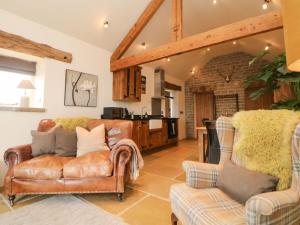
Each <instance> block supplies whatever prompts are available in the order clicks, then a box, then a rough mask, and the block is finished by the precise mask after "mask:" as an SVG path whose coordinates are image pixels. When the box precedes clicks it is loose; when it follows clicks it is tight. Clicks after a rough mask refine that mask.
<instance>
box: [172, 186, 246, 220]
mask: <svg viewBox="0 0 300 225" xmlns="http://www.w3.org/2000/svg"><path fill="white" fill-rule="evenodd" d="M170 200H171V207H172V212H173V213H175V215H176V216H177V217H178V218H180V222H181V223H182V224H188V225H199V224H203V225H212V224H224V225H225V224H228V225H229V224H230V225H231V224H232V225H246V218H245V207H244V206H243V205H242V204H240V203H238V202H236V201H235V200H232V199H231V198H230V197H229V196H227V195H226V194H225V193H224V192H222V191H221V190H220V189H217V188H206V189H194V188H191V187H189V186H187V185H186V184H175V185H173V186H172V187H171V191H170Z"/></svg>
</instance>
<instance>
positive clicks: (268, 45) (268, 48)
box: [265, 44, 271, 52]
mask: <svg viewBox="0 0 300 225" xmlns="http://www.w3.org/2000/svg"><path fill="white" fill-rule="evenodd" d="M270 47H271V45H270V44H267V45H266V47H265V51H266V52H267V51H269V50H270Z"/></svg>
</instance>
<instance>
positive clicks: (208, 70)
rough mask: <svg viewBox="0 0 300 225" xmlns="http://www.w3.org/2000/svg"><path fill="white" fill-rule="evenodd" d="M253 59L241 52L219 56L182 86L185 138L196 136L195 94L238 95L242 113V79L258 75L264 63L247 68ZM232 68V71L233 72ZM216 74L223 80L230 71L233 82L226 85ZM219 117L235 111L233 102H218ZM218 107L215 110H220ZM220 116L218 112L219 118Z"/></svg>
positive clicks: (243, 103)
mask: <svg viewBox="0 0 300 225" xmlns="http://www.w3.org/2000/svg"><path fill="white" fill-rule="evenodd" d="M253 57H254V56H252V55H249V54H247V53H244V52H236V53H232V54H228V55H222V56H218V57H215V58H213V59H211V60H210V61H209V62H208V63H207V64H206V65H205V66H204V67H203V68H201V70H200V71H199V72H197V74H195V75H193V76H191V77H190V78H189V79H188V80H186V82H185V105H186V110H185V113H186V129H187V131H186V133H187V137H188V138H193V137H194V136H195V121H194V116H195V115H194V93H195V92H201V91H209V90H212V91H214V94H215V95H227V94H238V95H239V106H240V110H244V109H245V95H244V91H245V88H244V81H245V78H246V77H248V76H250V75H253V74H255V73H257V72H258V70H259V69H260V68H261V66H262V65H263V64H265V63H266V61H261V62H257V63H255V64H254V65H253V66H251V67H249V61H250V60H251V59H253ZM233 66H234V67H235V68H234V71H233ZM217 70H219V71H220V73H221V74H223V76H225V77H226V76H227V75H230V74H231V72H232V71H233V75H232V80H231V81H230V82H229V83H226V81H225V80H224V78H222V77H220V76H219V75H218V72H217ZM218 106H219V107H221V108H222V111H223V112H222V113H223V114H224V112H225V113H228V114H230V113H231V112H232V111H234V109H233V108H234V107H235V104H234V101H228V102H225V103H224V102H223V103H222V102H221V103H219V104H218ZM219 107H217V108H219ZM220 113H221V112H217V114H220Z"/></svg>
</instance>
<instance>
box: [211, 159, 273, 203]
mask: <svg viewBox="0 0 300 225" xmlns="http://www.w3.org/2000/svg"><path fill="white" fill-rule="evenodd" d="M277 183H278V178H276V177H273V176H270V175H267V174H263V173H259V172H255V171H250V170H247V169H246V168H244V167H241V166H238V165H235V164H234V163H233V162H232V161H230V160H228V161H226V162H225V164H224V167H223V170H222V171H221V172H220V175H219V177H218V180H217V187H218V188H219V189H221V190H222V191H223V192H225V193H226V194H227V195H229V196H230V197H231V198H232V199H234V200H236V201H238V202H240V203H242V204H245V203H246V201H247V200H248V199H249V198H251V197H252V196H254V195H257V194H261V193H265V192H270V191H275V190H276V186H277Z"/></svg>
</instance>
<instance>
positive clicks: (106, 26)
mask: <svg viewBox="0 0 300 225" xmlns="http://www.w3.org/2000/svg"><path fill="white" fill-rule="evenodd" d="M108 26H109V23H108V21H107V20H106V21H105V22H104V23H103V27H104V28H108Z"/></svg>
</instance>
